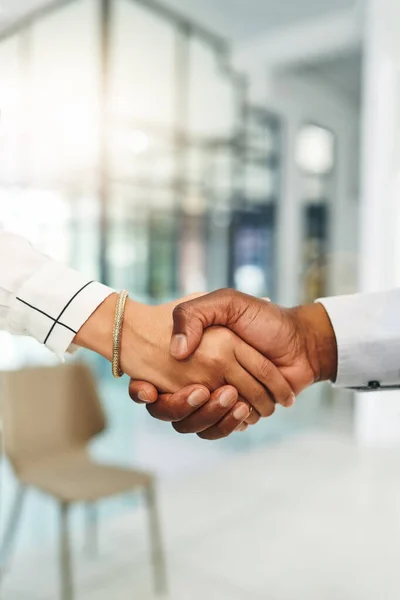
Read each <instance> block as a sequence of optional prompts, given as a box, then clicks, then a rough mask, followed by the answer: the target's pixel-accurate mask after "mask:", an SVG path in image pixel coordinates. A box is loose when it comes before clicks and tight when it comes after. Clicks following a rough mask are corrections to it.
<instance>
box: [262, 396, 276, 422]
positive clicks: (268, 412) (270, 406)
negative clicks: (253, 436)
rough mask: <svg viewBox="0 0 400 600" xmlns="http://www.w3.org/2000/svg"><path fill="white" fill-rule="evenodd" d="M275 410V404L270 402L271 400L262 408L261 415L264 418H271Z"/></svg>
mask: <svg viewBox="0 0 400 600" xmlns="http://www.w3.org/2000/svg"><path fill="white" fill-rule="evenodd" d="M275 408H276V407H275V404H274V402H272V400H270V401H269V402H267V403H266V404H265V407H264V411H263V415H262V416H263V417H264V418H268V417H271V416H272V415H273V414H274V412H275Z"/></svg>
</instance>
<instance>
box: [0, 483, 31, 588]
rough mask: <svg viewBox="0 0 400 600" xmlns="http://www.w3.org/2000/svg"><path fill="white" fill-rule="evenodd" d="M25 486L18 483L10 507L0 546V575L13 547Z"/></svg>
mask: <svg viewBox="0 0 400 600" xmlns="http://www.w3.org/2000/svg"><path fill="white" fill-rule="evenodd" d="M26 491H27V489H26V487H25V486H23V485H20V484H19V485H18V488H17V491H16V492H15V498H14V502H13V505H12V508H11V513H10V517H9V519H8V522H7V525H6V528H5V531H4V535H3V540H2V543H1V548H0V576H1V577H2V576H3V575H4V571H5V569H6V566H7V563H8V562H9V561H10V558H11V554H12V551H13V549H14V545H15V540H16V535H17V531H18V525H19V522H20V518H21V513H22V508H23V504H24V499H25V495H26Z"/></svg>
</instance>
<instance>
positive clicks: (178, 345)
mask: <svg viewBox="0 0 400 600" xmlns="http://www.w3.org/2000/svg"><path fill="white" fill-rule="evenodd" d="M236 294H237V292H236ZM234 300H235V292H233V291H232V290H229V289H227V290H218V291H217V292H212V293H211V294H206V295H204V296H201V297H200V298H196V299H193V300H189V301H187V302H183V303H182V304H178V306H176V307H175V309H174V311H173V321H174V325H173V331H172V339H171V345H170V352H171V354H172V356H173V357H174V358H176V359H177V360H183V359H185V358H187V357H188V356H190V355H191V354H192V353H193V352H194V351H195V350H196V348H197V347H198V345H199V344H200V342H201V338H202V337H203V333H204V329H206V327H210V326H211V325H225V326H229V324H230V320H231V318H232V305H233V301H234ZM237 302H238V299H237V298H236V303H237Z"/></svg>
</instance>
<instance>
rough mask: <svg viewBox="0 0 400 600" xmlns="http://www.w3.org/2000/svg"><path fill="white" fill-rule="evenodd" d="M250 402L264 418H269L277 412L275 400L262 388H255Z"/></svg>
mask: <svg viewBox="0 0 400 600" xmlns="http://www.w3.org/2000/svg"><path fill="white" fill-rule="evenodd" d="M249 402H250V404H251V405H253V406H255V407H256V408H257V411H258V412H259V413H260V415H261V416H262V417H269V416H271V415H272V414H273V412H274V411H275V404H274V402H273V400H272V399H271V397H270V395H269V394H268V392H267V391H266V390H265V389H264V388H263V387H261V386H259V387H257V388H254V390H253V391H252V393H251V394H250V398H249ZM253 412H254V411H253Z"/></svg>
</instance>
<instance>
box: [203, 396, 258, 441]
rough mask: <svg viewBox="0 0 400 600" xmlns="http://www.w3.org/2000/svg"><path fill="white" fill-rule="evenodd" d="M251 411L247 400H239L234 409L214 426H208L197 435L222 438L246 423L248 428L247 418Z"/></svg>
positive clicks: (208, 438) (207, 438)
mask: <svg viewBox="0 0 400 600" xmlns="http://www.w3.org/2000/svg"><path fill="white" fill-rule="evenodd" d="M249 413H250V408H249V405H248V404H247V403H245V402H237V403H236V404H235V406H234V408H233V409H231V410H230V411H229V412H228V413H227V414H226V415H225V416H224V417H223V418H222V419H221V420H220V421H219V422H218V423H216V424H215V425H213V426H212V427H208V429H205V430H204V431H202V432H200V433H198V434H197V435H198V436H199V437H200V438H202V439H203V440H220V439H222V438H225V437H228V435H230V434H231V433H233V432H234V431H237V430H238V428H240V427H242V425H244V426H245V427H246V428H247V425H246V423H244V421H245V419H246V418H247V417H248V415H249Z"/></svg>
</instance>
